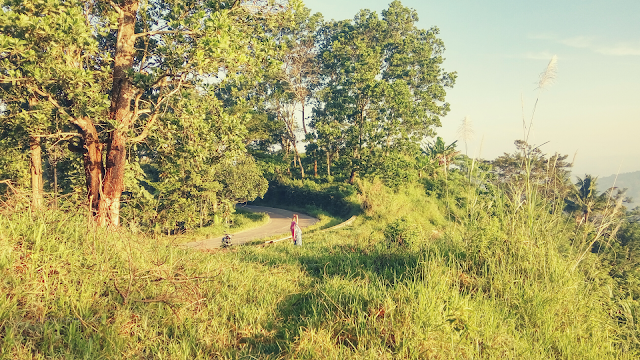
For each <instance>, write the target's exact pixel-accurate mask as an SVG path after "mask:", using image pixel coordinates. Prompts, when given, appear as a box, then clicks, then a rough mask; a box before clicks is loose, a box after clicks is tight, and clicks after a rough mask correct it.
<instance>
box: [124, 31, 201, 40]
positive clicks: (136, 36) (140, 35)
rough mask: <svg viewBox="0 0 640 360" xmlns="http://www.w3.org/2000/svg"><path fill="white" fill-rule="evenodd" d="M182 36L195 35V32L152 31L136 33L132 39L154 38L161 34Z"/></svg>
mask: <svg viewBox="0 0 640 360" xmlns="http://www.w3.org/2000/svg"><path fill="white" fill-rule="evenodd" d="M180 33H181V34H184V35H193V34H195V31H190V30H154V31H145V32H141V33H137V34H135V35H133V38H134V39H137V38H139V37H143V36H154V35H162V34H180Z"/></svg>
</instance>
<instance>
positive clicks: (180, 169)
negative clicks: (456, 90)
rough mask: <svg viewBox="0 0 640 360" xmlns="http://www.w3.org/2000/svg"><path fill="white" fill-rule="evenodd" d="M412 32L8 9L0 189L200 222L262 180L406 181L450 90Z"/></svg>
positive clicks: (46, 6)
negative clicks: (370, 178)
mask: <svg viewBox="0 0 640 360" xmlns="http://www.w3.org/2000/svg"><path fill="white" fill-rule="evenodd" d="M417 21H418V16H417V13H416V12H415V11H414V10H412V9H409V8H406V7H404V6H402V4H401V3H400V2H398V1H394V2H393V3H391V4H390V5H389V8H388V9H386V10H384V11H382V13H381V14H377V13H375V12H372V11H369V10H362V11H360V12H359V13H358V14H356V16H355V17H354V18H353V20H344V21H325V20H324V19H323V18H322V16H321V15H320V14H311V12H310V10H309V9H307V8H304V7H303V6H302V5H301V4H300V3H299V2H297V1H288V0H282V1H275V2H274V1H246V2H245V1H235V2H227V1H184V0H167V1H157V2H139V1H133V0H123V1H119V2H106V1H88V2H86V1H73V0H72V1H63V0H54V1H5V2H4V3H3V11H2V12H1V13H0V29H1V31H0V100H1V103H0V107H1V110H2V115H1V116H2V125H1V129H0V132H1V133H2V137H1V141H0V147H1V149H2V151H1V152H0V164H1V166H0V168H1V169H0V180H4V182H3V184H2V185H0V186H2V189H1V190H2V192H3V193H6V192H7V191H18V190H20V189H29V188H31V197H32V206H33V207H34V208H39V207H42V206H58V204H62V203H61V201H63V200H64V203H65V204H69V200H72V202H71V203H73V204H77V205H85V206H87V207H88V210H89V211H90V212H91V214H92V216H93V217H94V219H95V220H96V221H97V222H98V223H99V224H101V225H111V226H119V225H120V221H121V218H122V219H123V220H124V221H125V222H132V223H135V224H136V225H141V226H143V227H146V228H158V227H161V228H172V227H175V226H181V227H187V228H188V227H193V226H203V225H206V224H208V223H211V222H213V221H215V219H220V218H224V217H225V215H228V214H229V212H231V211H232V206H233V204H234V203H236V202H240V201H247V200H252V199H255V198H256V197H260V196H262V195H264V193H265V191H266V189H267V179H275V178H279V177H294V178H304V177H305V176H309V175H313V176H314V177H325V178H328V179H329V180H330V181H331V180H333V179H334V177H336V178H337V179H339V180H342V179H344V180H348V181H350V182H351V183H353V181H354V179H355V178H356V177H357V176H382V177H384V178H386V179H388V180H389V181H392V182H393V181H396V182H397V180H396V179H401V180H402V181H404V180H408V178H409V177H410V176H412V175H411V174H407V173H406V172H407V171H408V170H410V169H409V168H411V169H415V166H413V163H414V162H415V159H416V157H417V156H419V155H420V153H421V143H422V141H423V139H424V138H425V137H426V136H433V135H434V134H435V131H434V129H435V127H437V126H439V125H440V117H441V116H443V115H445V114H446V113H447V111H448V110H449V104H448V103H447V102H446V101H445V89H446V88H447V87H451V86H453V84H454V82H455V78H456V75H455V73H453V72H446V71H444V70H443V68H442V63H443V57H442V54H443V51H444V44H443V42H442V41H441V40H440V39H439V38H438V37H437V35H438V29H437V28H435V27H434V28H431V29H429V30H422V29H419V28H418V27H417V26H416V22H417ZM310 108H313V111H312V112H311V113H309V110H308V109H310ZM299 112H301V113H302V117H301V121H300V117H299V115H298V113H299ZM302 143H305V144H306V149H305V151H304V152H302V151H301V150H302V149H301V144H302ZM255 159H258V161H257V162H256V160H255ZM412 171H413V170H410V171H409V172H411V173H413V172H412ZM418 172H420V171H418Z"/></svg>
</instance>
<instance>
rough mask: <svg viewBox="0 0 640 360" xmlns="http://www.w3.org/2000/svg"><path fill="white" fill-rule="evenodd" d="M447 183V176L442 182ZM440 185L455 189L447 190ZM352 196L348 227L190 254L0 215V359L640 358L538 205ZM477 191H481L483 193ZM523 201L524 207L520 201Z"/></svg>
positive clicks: (65, 219)
mask: <svg viewBox="0 0 640 360" xmlns="http://www.w3.org/2000/svg"><path fill="white" fill-rule="evenodd" d="M451 177H452V174H450V179H451ZM450 181H451V180H450ZM444 185H445V186H446V187H447V191H446V192H445V193H444V194H443V195H442V196H437V195H430V192H428V191H427V192H425V189H424V187H422V186H420V185H408V186H405V187H403V188H401V189H398V190H395V191H394V190H391V189H388V188H385V187H384V186H383V185H381V184H380V183H379V182H374V183H373V184H366V183H362V184H358V185H357V186H355V187H354V188H355V191H354V194H353V195H352V197H351V200H352V201H354V202H357V203H359V204H361V207H362V211H363V212H364V213H363V214H361V215H360V216H359V218H358V220H357V221H356V222H355V224H354V225H353V226H351V227H347V228H342V229H339V230H331V231H326V232H317V233H313V234H306V235H305V240H304V246H302V247H298V246H293V245H291V244H288V243H286V242H285V243H279V244H276V245H272V246H269V247H258V246H242V247H234V248H232V249H230V250H216V251H210V252H198V251H193V250H188V249H183V248H180V247H177V246H175V245H174V244H173V243H172V242H171V241H165V240H163V238H149V237H144V236H140V235H134V234H130V233H127V232H126V231H124V230H122V231H115V232H114V231H106V230H104V229H88V227H87V224H86V222H85V221H86V214H84V213H82V212H81V211H79V212H78V213H77V214H71V213H69V212H67V213H64V214H63V213H60V212H56V211H43V212H40V213H31V212H29V211H17V210H19V209H17V208H15V209H11V210H12V211H9V209H5V210H4V211H1V212H0V271H1V272H2V277H1V280H0V291H1V292H2V294H4V296H1V297H0V309H1V310H2V311H0V324H1V325H0V326H1V327H2V333H3V334H4V335H3V336H2V337H1V338H0V352H1V354H2V357H3V358H14V359H22V358H25V359H26V358H87V359H98V358H114V359H115V358H118V359H140V358H149V359H151V358H165V359H212V358H216V359H456V358H457V359H472V358H473V359H476V358H478V359H480V358H482V359H498V358H499V359H614V358H637V355H638V345H637V340H636V339H637V328H636V324H635V323H634V318H635V316H636V314H637V310H636V309H637V301H635V300H633V299H631V298H630V299H626V300H620V298H619V297H617V295H616V294H617V291H618V290H617V286H616V284H615V283H614V282H613V280H612V278H611V277H609V275H608V273H607V271H603V270H604V269H605V268H604V267H603V265H602V264H601V263H600V260H599V258H598V256H597V255H596V254H593V253H592V252H591V251H589V249H590V246H588V242H587V243H586V245H585V243H584V242H582V241H581V240H580V238H576V237H575V234H576V233H575V232H573V228H572V219H570V220H569V222H567V221H565V220H564V218H563V217H562V215H561V214H553V213H550V212H549V211H548V208H545V207H544V206H545V205H544V202H543V201H539V202H536V203H535V206H536V207H535V208H534V207H522V206H520V205H519V203H517V201H519V200H520V199H521V197H517V198H515V200H516V202H512V201H511V200H509V199H508V198H506V197H500V196H489V195H490V194H488V193H486V192H485V193H483V194H481V193H478V192H477V191H476V189H475V188H466V189H465V188H458V189H457V190H456V189H454V188H453V187H449V185H447V184H446V183H445V184H444ZM484 191H486V189H485V190H484ZM532 199H535V198H532Z"/></svg>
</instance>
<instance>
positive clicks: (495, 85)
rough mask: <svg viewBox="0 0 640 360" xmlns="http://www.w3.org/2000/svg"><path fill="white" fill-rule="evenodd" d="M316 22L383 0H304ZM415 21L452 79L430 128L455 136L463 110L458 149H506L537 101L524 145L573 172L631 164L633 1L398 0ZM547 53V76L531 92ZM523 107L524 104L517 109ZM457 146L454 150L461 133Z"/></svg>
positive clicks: (636, 64) (637, 48)
mask: <svg viewBox="0 0 640 360" xmlns="http://www.w3.org/2000/svg"><path fill="white" fill-rule="evenodd" d="M304 2H305V5H306V6H307V7H308V8H310V9H311V10H312V12H320V13H322V14H323V15H324V18H325V20H331V19H335V20H343V19H352V18H353V16H354V15H355V14H356V13H357V12H358V11H359V10H360V9H370V10H373V11H376V12H377V13H378V14H381V11H382V10H384V9H386V8H387V7H388V5H389V3H390V2H391V1H390V0H367V1H364V0H351V1H345V0H305V1H304ZM402 4H403V5H404V6H406V7H409V8H413V9H415V10H416V11H417V12H418V16H419V19H420V20H419V22H418V24H417V26H418V27H420V28H423V29H429V28H431V27H433V26H437V27H438V28H439V29H440V35H439V36H440V38H441V39H442V40H443V41H444V44H445V47H446V51H445V53H444V57H445V58H446V60H445V61H444V64H443V68H444V70H445V71H456V72H457V73H458V79H457V80H456V84H455V86H454V87H453V88H451V89H448V90H447V97H446V101H447V102H449V103H450V104H451V111H450V112H449V114H447V116H445V117H443V118H442V119H441V121H442V127H441V128H438V129H437V130H436V131H437V133H438V135H439V136H442V137H443V138H444V140H445V141H446V142H447V143H451V142H453V141H455V140H459V139H458V138H459V135H458V129H459V127H460V125H461V122H462V120H463V119H464V118H465V116H468V117H469V118H470V119H471V123H472V125H473V130H474V138H473V139H472V140H471V141H469V142H468V147H467V148H468V150H467V152H468V155H469V156H472V157H481V158H484V159H494V158H495V157H497V156H500V155H502V154H503V153H505V152H507V153H513V152H514V151H515V146H514V145H513V142H514V140H516V139H522V138H523V130H522V123H523V114H524V118H525V119H526V122H527V123H528V122H529V121H530V120H531V114H532V110H533V107H534V104H535V102H536V99H538V105H537V107H536V111H535V115H534V116H533V122H532V123H533V127H532V131H531V135H530V138H529V143H530V144H534V145H541V144H544V145H542V147H541V149H542V150H543V152H545V153H547V154H553V153H555V152H558V153H560V154H566V155H569V160H570V161H571V160H572V159H573V160H574V168H573V171H572V173H573V175H576V176H580V177H583V176H584V175H585V174H591V175H593V176H602V177H604V176H608V175H611V174H615V173H618V172H619V173H625V172H631V171H637V170H640V0H624V1H623V0H600V1H592V0H584V1H581V0H564V1H548V0H537V1H508V0H502V1H500V0H483V1H478V0H449V1H447V0H440V1H430V0H405V1H402ZM554 55H556V56H557V59H558V60H557V76H556V80H555V82H554V83H553V84H552V85H550V86H548V87H547V88H545V89H544V90H543V91H539V90H536V87H537V82H538V79H539V75H540V73H542V72H543V71H544V70H545V68H546V67H547V64H548V63H549V61H550V60H551V58H552V57H553V56H554ZM523 109H524V110H523ZM458 144H459V145H460V146H459V147H458V148H459V149H461V150H463V152H464V145H463V142H462V141H460V140H459V141H458Z"/></svg>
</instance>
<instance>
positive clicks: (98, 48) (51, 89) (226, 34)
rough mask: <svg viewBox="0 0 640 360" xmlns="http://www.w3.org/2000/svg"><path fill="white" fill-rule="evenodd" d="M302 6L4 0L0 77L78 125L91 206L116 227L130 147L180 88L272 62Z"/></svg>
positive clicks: (12, 88) (256, 69)
mask: <svg viewBox="0 0 640 360" xmlns="http://www.w3.org/2000/svg"><path fill="white" fill-rule="evenodd" d="M295 6H297V5H296V4H295V3H293V2H292V3H289V2H288V1H281V2H280V1H266V0H265V1H248V2H244V1H196V0H166V1H137V0H121V1H108V2H107V1H89V2H81V1H76V0H71V1H65V0H52V1H47V2H42V1H32V0H26V1H18V0H7V1H3V2H2V8H3V12H2V14H1V15H0V29H1V32H0V62H1V63H0V71H1V73H0V82H1V83H3V84H4V85H6V87H10V90H8V91H13V92H14V93H17V92H22V93H24V97H25V98H35V99H37V101H44V102H48V103H49V104H51V105H52V106H54V107H55V109H56V111H57V114H56V115H57V116H62V117H64V118H65V119H67V121H68V124H70V125H72V127H73V128H74V129H76V130H77V132H78V136H79V137H80V138H81V150H82V152H83V157H84V164H85V173H86V178H87V193H88V198H89V199H90V206H91V209H92V211H93V212H94V214H95V217H96V219H97V221H98V222H99V223H100V224H101V225H114V226H118V225H119V213H120V197H121V194H122V191H123V190H124V172H125V167H126V153H127V147H128V146H130V145H131V144H133V143H136V142H141V141H143V140H144V139H145V138H146V137H147V136H148V134H149V132H150V131H153V129H154V126H155V123H156V121H157V119H158V117H159V116H161V114H162V113H163V111H164V110H165V109H166V106H167V104H168V101H169V100H170V99H171V98H172V97H173V96H175V95H176V94H178V93H179V92H180V91H181V89H182V88H184V87H197V86H198V84H199V83H202V82H203V81H212V80H211V79H214V78H217V80H214V81H222V80H223V79H229V78H233V77H234V76H235V75H236V74H238V73H241V72H242V73H247V72H256V73H259V72H261V71H262V70H263V69H265V68H267V67H269V66H270V65H272V64H273V60H272V55H273V51H274V46H273V43H272V42H271V41H270V39H269V37H268V36H266V35H265V33H266V32H267V29H268V28H269V27H271V26H277V25H278V24H279V23H281V22H283V21H284V20H285V17H287V16H289V13H290V12H291V10H293V8H294V7H295ZM3 100H5V99H4V98H3ZM16 101H24V100H16Z"/></svg>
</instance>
